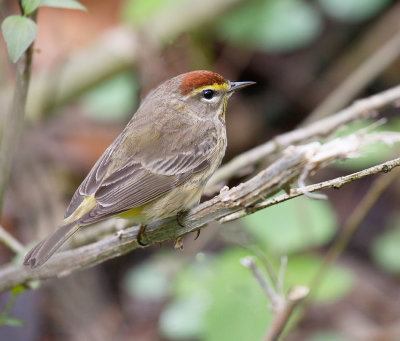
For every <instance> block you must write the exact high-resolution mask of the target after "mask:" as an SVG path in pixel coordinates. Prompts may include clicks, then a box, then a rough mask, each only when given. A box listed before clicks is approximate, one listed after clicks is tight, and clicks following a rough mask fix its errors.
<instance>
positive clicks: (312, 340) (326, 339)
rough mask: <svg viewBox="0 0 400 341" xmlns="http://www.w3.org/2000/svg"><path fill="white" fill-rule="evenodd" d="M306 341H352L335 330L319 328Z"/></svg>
mask: <svg viewBox="0 0 400 341" xmlns="http://www.w3.org/2000/svg"><path fill="white" fill-rule="evenodd" d="M305 341H350V339H348V338H345V337H343V336H341V335H339V334H338V333H335V332H333V331H328V330H319V331H317V332H315V333H313V335H312V336H310V337H308V338H307V339H306V340H305Z"/></svg>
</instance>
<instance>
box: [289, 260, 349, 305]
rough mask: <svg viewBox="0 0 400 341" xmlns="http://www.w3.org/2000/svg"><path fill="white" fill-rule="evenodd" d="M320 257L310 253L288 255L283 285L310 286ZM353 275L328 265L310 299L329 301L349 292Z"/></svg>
mask: <svg viewBox="0 0 400 341" xmlns="http://www.w3.org/2000/svg"><path fill="white" fill-rule="evenodd" d="M321 264H322V259H321V258H320V257H317V256H312V255H296V256H291V257H289V260H288V265H287V270H286V276H285V287H286V288H290V287H293V286H294V285H305V286H310V284H311V281H312V280H313V278H314V276H315V275H316V273H317V271H318V270H319V269H320V267H321ZM353 282H354V279H353V276H352V274H351V273H350V272H348V271H346V270H345V269H342V268H340V267H337V266H336V267H330V268H329V269H328V270H327V272H326V274H325V276H324V278H323V280H322V281H321V284H320V286H319V288H318V291H317V292H313V291H312V292H311V299H312V300H314V301H317V302H320V303H330V302H335V301H337V300H339V299H340V298H342V297H344V296H345V295H347V294H349V293H350V291H351V289H352V287H353Z"/></svg>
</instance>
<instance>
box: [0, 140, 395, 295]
mask: <svg viewBox="0 0 400 341" xmlns="http://www.w3.org/2000/svg"><path fill="white" fill-rule="evenodd" d="M378 140H380V141H382V142H385V143H387V144H389V143H393V142H396V141H400V134H396V133H375V134H371V135H364V134H353V135H350V136H347V137H345V138H340V139H335V140H333V141H330V142H328V143H326V144H320V143H317V142H314V143H309V144H307V145H303V146H298V147H289V148H288V149H287V150H286V151H285V152H284V155H283V156H282V158H280V159H279V160H277V161H276V162H274V163H273V164H271V165H270V166H269V167H268V168H266V169H264V170H263V171H261V172H260V173H259V174H257V175H255V176H254V177H253V178H251V179H250V180H248V181H246V182H245V183H242V184H240V185H239V186H237V187H233V188H231V189H226V190H223V191H221V193H220V194H219V195H217V196H215V197H214V198H212V199H210V200H208V201H206V202H204V203H202V204H200V205H198V206H196V207H195V208H193V209H192V210H191V211H190V212H189V213H188V214H187V215H186V216H185V218H184V220H183V223H184V227H182V226H180V225H179V224H178V223H177V221H176V219H175V218H170V219H165V220H162V221H158V222H154V223H152V224H149V225H148V227H147V229H146V233H145V235H144V236H143V238H142V241H143V242H145V243H147V244H148V245H151V244H155V243H160V242H164V241H167V240H171V239H174V238H177V237H178V236H182V235H185V234H188V233H190V232H193V231H197V230H199V229H200V228H202V227H204V226H205V225H207V224H208V223H209V222H211V221H214V220H220V221H221V220H223V218H224V217H226V216H228V217H229V220H233V219H237V218H240V217H242V216H243V215H247V214H251V213H253V212H255V211H257V210H260V209H262V208H263V205H262V204H260V205H258V203H260V202H261V201H262V200H264V199H263V198H265V197H269V196H271V195H273V194H275V193H277V192H278V191H280V190H281V189H282V188H285V187H287V185H288V184H290V183H292V182H293V181H294V180H296V179H297V178H298V177H299V176H300V175H301V174H302V173H303V172H304V170H305V169H308V170H310V169H311V170H313V171H315V170H318V169H321V168H324V167H326V166H327V165H329V164H330V163H332V162H333V161H334V160H336V159H337V158H343V157H344V156H345V155H353V154H354V153H357V152H359V151H360V149H361V148H362V147H365V146H366V145H368V144H370V143H371V142H376V141H378ZM344 146H347V148H344ZM310 165H312V167H310ZM397 166H400V158H398V159H394V160H391V161H388V162H385V163H383V164H381V165H378V166H375V167H371V168H369V169H367V170H364V171H362V172H359V173H355V174H352V175H349V176H347V177H343V179H342V182H340V181H341V180H338V181H336V182H332V184H330V185H329V186H328V185H325V187H323V186H321V185H313V186H315V187H314V188H307V189H305V188H300V189H294V190H292V191H293V193H296V194H297V195H301V194H303V193H304V192H305V191H307V192H312V191H314V190H318V189H321V188H326V187H332V186H339V187H340V186H341V185H343V184H345V183H348V182H350V181H354V180H357V179H359V178H361V177H364V176H367V175H370V174H375V173H378V172H388V171H390V170H391V169H392V168H394V167H397ZM308 187H310V186H308ZM235 215H236V216H235ZM225 219H226V218H225ZM94 228H95V227H94ZM138 230H139V228H138V227H131V228H128V229H126V230H124V231H121V232H120V233H117V234H114V235H112V236H108V237H106V238H104V239H102V240H100V241H98V242H95V243H92V244H90V245H86V246H82V247H79V248H76V249H73V250H69V251H65V252H60V253H58V254H56V255H54V256H53V257H52V258H51V259H50V260H49V262H48V263H46V264H45V265H44V266H42V267H40V268H37V269H33V270H31V269H30V268H28V267H23V266H20V265H17V266H7V267H4V268H2V269H0V291H2V290H6V289H9V288H12V287H13V286H15V285H18V284H27V283H29V281H31V280H34V279H45V278H50V277H61V276H65V275H67V274H69V273H71V272H72V271H75V270H79V269H84V268H88V267H91V266H94V265H96V264H99V263H102V262H104V261H106V260H107V259H111V258H114V257H118V256H120V255H123V254H126V253H128V252H130V251H131V250H134V249H137V248H140V245H138V243H137V240H136V237H137V233H138Z"/></svg>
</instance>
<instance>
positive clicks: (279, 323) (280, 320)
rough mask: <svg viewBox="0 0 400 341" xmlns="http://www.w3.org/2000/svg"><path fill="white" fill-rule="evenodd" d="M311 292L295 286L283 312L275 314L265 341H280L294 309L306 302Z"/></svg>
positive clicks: (289, 294)
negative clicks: (305, 299)
mask: <svg viewBox="0 0 400 341" xmlns="http://www.w3.org/2000/svg"><path fill="white" fill-rule="evenodd" d="M309 291H310V290H309V288H308V287H305V286H295V287H293V288H292V289H291V290H290V291H289V293H288V295H287V297H286V300H285V304H284V306H283V307H282V310H281V311H279V312H277V313H276V314H275V316H274V319H273V320H272V323H271V325H270V327H269V328H268V332H267V334H266V335H265V337H264V341H277V340H278V339H279V336H280V335H282V332H283V331H284V329H285V326H286V325H287V322H288V321H289V318H290V316H291V315H292V313H293V311H294V309H295V308H296V307H297V306H298V305H299V303H301V302H302V301H303V300H304V298H305V297H306V296H307V295H308V293H309Z"/></svg>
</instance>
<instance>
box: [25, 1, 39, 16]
mask: <svg viewBox="0 0 400 341" xmlns="http://www.w3.org/2000/svg"><path fill="white" fill-rule="evenodd" d="M21 4H22V8H23V10H24V14H25V15H26V14H31V13H32V12H34V11H35V10H37V9H38V7H39V5H40V0H22V2H21Z"/></svg>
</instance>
